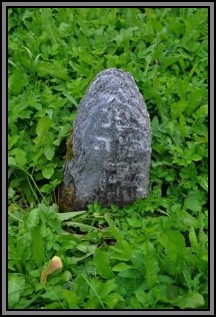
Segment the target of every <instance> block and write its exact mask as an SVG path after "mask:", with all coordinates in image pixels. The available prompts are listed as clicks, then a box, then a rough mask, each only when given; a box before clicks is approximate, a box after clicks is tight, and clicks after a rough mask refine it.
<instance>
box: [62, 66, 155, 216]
mask: <svg viewBox="0 0 216 317" xmlns="http://www.w3.org/2000/svg"><path fill="white" fill-rule="evenodd" d="M71 149H72V151H71V152H72V153H73V157H72V159H70V160H68V161H67V162H66V167H65V173H64V181H63V184H62V192H61V199H60V203H61V204H60V209H64V210H80V209H82V208H85V207H86V205H87V204H89V203H92V202H93V201H94V200H97V201H99V202H100V203H101V204H102V206H109V205H111V204H113V203H114V204H117V205H119V206H123V205H125V204H128V203H131V202H132V201H134V200H135V199H136V198H144V197H146V196H147V188H148V183H149V169H150V162H151V128H150V119H149V114H148V112H147V109H146V105H145V102H144V99H143V97H142V95H141V94H140V92H139V90H138V87H137V85H136V83H135V81H134V79H133V77H132V76H131V75H130V74H129V73H128V72H125V71H122V70H119V69H115V68H111V69H108V70H105V71H102V72H101V73H99V74H98V76H97V77H96V78H95V80H94V81H93V82H92V84H91V85H90V87H89V89H88V91H87V93H86V95H85V96H84V98H83V99H82V100H81V102H80V106H79V109H78V114H77V117H76V120H75V124H74V127H73V136H72V138H71Z"/></svg>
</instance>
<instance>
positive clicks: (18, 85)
mask: <svg viewBox="0 0 216 317" xmlns="http://www.w3.org/2000/svg"><path fill="white" fill-rule="evenodd" d="M27 84H28V79H27V76H26V74H25V73H23V72H21V71H19V70H15V71H14V73H13V74H12V75H11V76H9V82H8V86H9V92H10V93H11V94H12V95H14V96H17V95H18V94H20V93H21V92H22V91H23V88H24V87H25V86H26V85H27Z"/></svg>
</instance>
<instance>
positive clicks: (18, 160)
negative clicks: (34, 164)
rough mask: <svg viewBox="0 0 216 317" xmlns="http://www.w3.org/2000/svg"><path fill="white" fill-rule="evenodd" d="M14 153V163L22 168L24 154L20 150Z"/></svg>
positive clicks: (24, 162) (24, 158)
mask: <svg viewBox="0 0 216 317" xmlns="http://www.w3.org/2000/svg"><path fill="white" fill-rule="evenodd" d="M14 151H15V153H16V155H15V161H16V164H17V165H19V166H24V165H25V164H26V161H27V160H26V153H25V152H24V151H23V150H21V149H14V150H13V152H14Z"/></svg>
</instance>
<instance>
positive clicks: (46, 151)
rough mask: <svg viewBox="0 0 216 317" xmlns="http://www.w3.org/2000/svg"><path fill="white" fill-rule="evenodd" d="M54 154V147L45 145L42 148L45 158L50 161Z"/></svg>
mask: <svg viewBox="0 0 216 317" xmlns="http://www.w3.org/2000/svg"><path fill="white" fill-rule="evenodd" d="M54 154H55V148H54V147H53V146H50V145H47V146H46V147H45V149H44V155H45V156H46V158H47V159H48V160H49V161H51V160H52V158H53V156H54Z"/></svg>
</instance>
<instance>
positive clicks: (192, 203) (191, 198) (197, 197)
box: [184, 190, 203, 212]
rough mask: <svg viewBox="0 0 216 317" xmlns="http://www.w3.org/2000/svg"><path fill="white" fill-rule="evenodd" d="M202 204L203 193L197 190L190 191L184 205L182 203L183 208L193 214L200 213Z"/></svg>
mask: <svg viewBox="0 0 216 317" xmlns="http://www.w3.org/2000/svg"><path fill="white" fill-rule="evenodd" d="M202 204H203V193H202V192H200V191H198V190H196V191H191V192H190V193H189V194H188V195H187V197H186V198H185V203H184V205H185V207H186V208H188V209H190V210H192V211H194V212H198V211H201V206H202Z"/></svg>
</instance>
